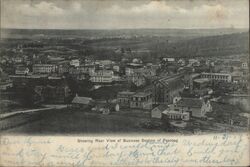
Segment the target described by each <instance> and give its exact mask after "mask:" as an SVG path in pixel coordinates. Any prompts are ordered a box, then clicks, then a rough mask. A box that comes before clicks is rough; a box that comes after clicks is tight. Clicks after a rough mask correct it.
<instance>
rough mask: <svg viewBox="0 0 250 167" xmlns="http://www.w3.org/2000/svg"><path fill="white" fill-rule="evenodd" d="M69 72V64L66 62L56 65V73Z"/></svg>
mask: <svg viewBox="0 0 250 167" xmlns="http://www.w3.org/2000/svg"><path fill="white" fill-rule="evenodd" d="M68 72H69V65H68V64H60V65H58V73H59V74H64V73H68Z"/></svg>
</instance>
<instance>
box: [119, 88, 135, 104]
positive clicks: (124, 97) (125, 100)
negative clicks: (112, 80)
mask: <svg viewBox="0 0 250 167" xmlns="http://www.w3.org/2000/svg"><path fill="white" fill-rule="evenodd" d="M134 94H135V92H128V91H123V92H118V94H117V101H118V103H119V105H120V106H121V107H130V98H131V97H132V96H133V95H134Z"/></svg>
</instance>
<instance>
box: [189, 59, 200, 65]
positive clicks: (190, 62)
mask: <svg viewBox="0 0 250 167" xmlns="http://www.w3.org/2000/svg"><path fill="white" fill-rule="evenodd" d="M188 63H189V64H190V65H194V66H200V61H199V60H197V59H189V60H188Z"/></svg>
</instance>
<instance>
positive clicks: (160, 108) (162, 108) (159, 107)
mask: <svg viewBox="0 0 250 167" xmlns="http://www.w3.org/2000/svg"><path fill="white" fill-rule="evenodd" d="M156 108H158V110H160V111H164V110H166V109H167V108H168V105H167V104H161V105H159V106H157V107H156Z"/></svg>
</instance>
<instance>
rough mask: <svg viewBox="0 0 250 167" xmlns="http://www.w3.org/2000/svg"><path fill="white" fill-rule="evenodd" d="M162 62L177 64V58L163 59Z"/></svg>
mask: <svg viewBox="0 0 250 167" xmlns="http://www.w3.org/2000/svg"><path fill="white" fill-rule="evenodd" d="M162 60H163V61H166V62H175V58H163V59H162Z"/></svg>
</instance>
